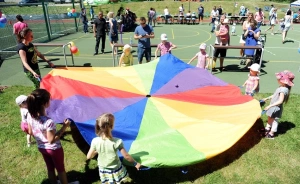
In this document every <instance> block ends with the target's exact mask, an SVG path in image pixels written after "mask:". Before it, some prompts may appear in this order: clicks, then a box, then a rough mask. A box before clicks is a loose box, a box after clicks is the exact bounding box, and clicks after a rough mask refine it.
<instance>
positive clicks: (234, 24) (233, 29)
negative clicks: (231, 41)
mask: <svg viewBox="0 0 300 184" xmlns="http://www.w3.org/2000/svg"><path fill="white" fill-rule="evenodd" d="M235 26H236V23H235V22H234V23H233V24H232V27H231V36H235V35H236V34H235Z"/></svg>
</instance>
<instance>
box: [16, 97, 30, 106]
mask: <svg viewBox="0 0 300 184" xmlns="http://www.w3.org/2000/svg"><path fill="white" fill-rule="evenodd" d="M26 100H27V96H25V95H20V96H18V97H17V98H16V104H17V105H21V104H22V103H23V102H25V101H26Z"/></svg>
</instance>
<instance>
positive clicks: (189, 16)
mask: <svg viewBox="0 0 300 184" xmlns="http://www.w3.org/2000/svg"><path fill="white" fill-rule="evenodd" d="M191 19H192V15H191V11H188V12H187V13H186V14H185V21H186V23H188V24H189V23H190V22H191Z"/></svg>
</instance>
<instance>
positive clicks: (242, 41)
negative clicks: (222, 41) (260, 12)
mask: <svg viewBox="0 0 300 184" xmlns="http://www.w3.org/2000/svg"><path fill="white" fill-rule="evenodd" d="M251 22H254V17H253V13H249V15H248V17H247V19H246V20H245V21H244V22H243V34H242V35H241V38H240V44H241V46H245V43H246V37H245V36H244V34H245V32H246V31H247V30H248V28H249V27H250V23H251ZM240 56H241V57H243V56H244V49H241V50H240ZM241 63H244V61H243V60H242V61H241Z"/></svg>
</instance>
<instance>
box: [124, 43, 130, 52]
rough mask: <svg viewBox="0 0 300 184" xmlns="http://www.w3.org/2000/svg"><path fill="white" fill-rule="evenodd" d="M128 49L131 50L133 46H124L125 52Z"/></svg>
mask: <svg viewBox="0 0 300 184" xmlns="http://www.w3.org/2000/svg"><path fill="white" fill-rule="evenodd" d="M127 49H131V46H130V45H129V44H126V45H124V47H123V52H124V51H125V50H127Z"/></svg>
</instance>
